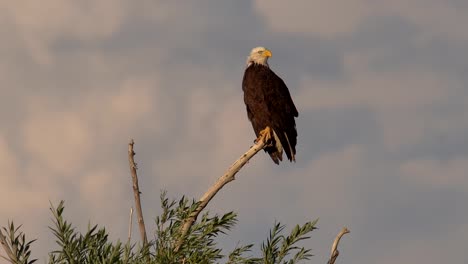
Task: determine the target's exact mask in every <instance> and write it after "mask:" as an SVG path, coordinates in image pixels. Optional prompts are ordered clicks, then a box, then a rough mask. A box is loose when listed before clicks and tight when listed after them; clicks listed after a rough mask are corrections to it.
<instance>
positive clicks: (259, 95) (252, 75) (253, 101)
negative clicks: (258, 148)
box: [242, 63, 299, 164]
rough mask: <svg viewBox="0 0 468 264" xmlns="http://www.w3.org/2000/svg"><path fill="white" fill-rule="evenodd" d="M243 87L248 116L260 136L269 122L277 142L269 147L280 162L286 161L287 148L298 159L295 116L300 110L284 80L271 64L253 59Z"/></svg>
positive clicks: (288, 152) (274, 139)
mask: <svg viewBox="0 0 468 264" xmlns="http://www.w3.org/2000/svg"><path fill="white" fill-rule="evenodd" d="M242 90H243V91H244V102H245V105H246V107H247V116H248V118H249V120H250V121H251V122H252V127H253V129H254V131H255V134H256V135H257V137H258V136H259V134H260V131H262V130H263V129H265V128H266V127H267V126H269V127H270V128H271V129H272V130H273V134H274V135H273V136H272V141H273V142H272V144H271V146H268V147H266V148H265V151H266V152H268V154H269V155H270V156H271V158H272V159H273V161H274V162H275V163H276V164H279V162H280V161H282V152H283V150H284V152H286V156H287V157H288V159H289V160H290V161H295V155H296V143H297V131H296V121H295V117H298V116H299V113H298V112H297V109H296V106H295V105H294V102H293V100H292V99H291V95H290V93H289V90H288V87H287V86H286V84H285V83H284V81H283V80H282V79H281V78H280V77H279V76H278V75H276V74H275V73H274V72H273V71H272V70H271V69H270V68H269V66H268V65H267V64H257V63H251V64H250V65H248V67H247V68H246V70H245V73H244V78H243V81H242ZM277 141H279V142H277ZM278 143H279V144H278Z"/></svg>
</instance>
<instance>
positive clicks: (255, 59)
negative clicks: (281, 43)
mask: <svg viewBox="0 0 468 264" xmlns="http://www.w3.org/2000/svg"><path fill="white" fill-rule="evenodd" d="M269 57H271V51H269V50H268V49H266V48H264V47H256V48H254V49H252V51H251V52H250V55H249V57H248V58H247V67H248V66H250V65H251V64H252V63H256V64H260V65H264V66H267V67H268V58H269Z"/></svg>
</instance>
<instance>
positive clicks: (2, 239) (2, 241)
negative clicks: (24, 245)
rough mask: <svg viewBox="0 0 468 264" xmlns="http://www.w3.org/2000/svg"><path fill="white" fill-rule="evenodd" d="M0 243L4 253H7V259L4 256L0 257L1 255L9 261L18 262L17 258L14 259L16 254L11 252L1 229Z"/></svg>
mask: <svg viewBox="0 0 468 264" xmlns="http://www.w3.org/2000/svg"><path fill="white" fill-rule="evenodd" d="M0 244H2V247H3V249H4V250H5V253H6V254H7V255H8V258H9V259H7V258H6V257H4V256H1V257H3V258H4V259H6V260H8V261H10V262H11V263H16V262H18V260H17V259H16V255H15V254H14V253H13V251H12V250H11V248H10V246H9V245H8V242H7V238H6V236H5V235H3V233H2V230H0Z"/></svg>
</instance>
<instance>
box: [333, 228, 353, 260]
mask: <svg viewBox="0 0 468 264" xmlns="http://www.w3.org/2000/svg"><path fill="white" fill-rule="evenodd" d="M348 233H349V230H348V228H346V227H343V229H342V230H341V231H340V233H338V235H337V236H336V238H335V241H334V242H333V245H332V248H331V253H330V260H328V264H334V263H335V260H336V258H337V257H338V255H339V254H340V252H339V251H338V244H339V243H340V239H341V237H342V236H343V235H344V234H348Z"/></svg>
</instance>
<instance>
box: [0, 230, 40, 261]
mask: <svg viewBox="0 0 468 264" xmlns="http://www.w3.org/2000/svg"><path fill="white" fill-rule="evenodd" d="M20 228H21V225H20V226H18V227H15V224H14V223H13V222H11V223H10V222H8V228H7V227H3V228H2V229H3V231H4V232H5V233H6V236H5V235H3V233H2V232H1V230H0V236H1V237H2V238H3V239H2V240H5V242H4V243H5V246H6V247H8V248H9V249H10V252H11V256H10V257H9V258H7V257H4V256H2V258H4V259H6V260H7V261H9V262H10V263H15V264H16V263H18V264H20V263H21V264H32V263H34V262H36V261H37V259H32V260H29V258H30V257H31V248H30V247H31V244H32V243H33V242H34V241H36V240H35V239H34V240H30V241H26V235H25V234H24V233H23V232H22V231H20Z"/></svg>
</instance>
